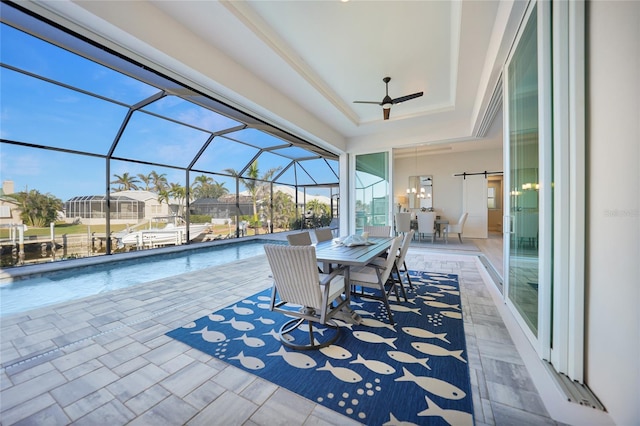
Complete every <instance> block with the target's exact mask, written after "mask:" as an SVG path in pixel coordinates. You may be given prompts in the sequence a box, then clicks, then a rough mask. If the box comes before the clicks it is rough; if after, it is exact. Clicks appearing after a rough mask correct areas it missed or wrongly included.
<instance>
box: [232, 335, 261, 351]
mask: <svg viewBox="0 0 640 426" xmlns="http://www.w3.org/2000/svg"><path fill="white" fill-rule="evenodd" d="M233 340H242V341H243V342H244V344H245V345H247V346H249V347H250V348H261V347H263V346H264V340H262V339H260V338H258V337H249V336H247V333H244V334H243V335H242V336H240V337H236V338H235V339H233Z"/></svg>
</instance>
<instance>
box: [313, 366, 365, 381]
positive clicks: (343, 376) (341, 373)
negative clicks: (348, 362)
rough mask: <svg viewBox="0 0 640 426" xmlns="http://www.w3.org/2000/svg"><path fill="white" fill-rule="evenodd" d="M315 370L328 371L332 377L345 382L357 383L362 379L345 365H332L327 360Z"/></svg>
mask: <svg viewBox="0 0 640 426" xmlns="http://www.w3.org/2000/svg"><path fill="white" fill-rule="evenodd" d="M317 370H318V371H328V372H330V373H331V374H333V377H335V378H336V379H338V380H342V381H343V382H347V383H358V382H361V381H362V376H361V375H359V374H358V373H356V372H355V371H353V370H351V369H349V368H345V367H334V366H333V365H331V363H330V362H329V361H327V362H326V364H325V365H324V367H320V368H318V369H317Z"/></svg>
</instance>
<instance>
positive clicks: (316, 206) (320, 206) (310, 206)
mask: <svg viewBox="0 0 640 426" xmlns="http://www.w3.org/2000/svg"><path fill="white" fill-rule="evenodd" d="M306 210H307V211H311V212H313V215H314V216H317V217H322V216H329V214H330V208H329V205H328V204H325V203H321V202H320V201H318V200H311V201H308V202H307V204H306Z"/></svg>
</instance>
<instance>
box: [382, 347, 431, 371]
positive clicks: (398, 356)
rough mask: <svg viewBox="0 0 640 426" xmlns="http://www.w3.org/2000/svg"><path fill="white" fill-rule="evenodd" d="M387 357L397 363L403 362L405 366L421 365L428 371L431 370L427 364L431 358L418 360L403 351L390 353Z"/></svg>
mask: <svg viewBox="0 0 640 426" xmlns="http://www.w3.org/2000/svg"><path fill="white" fill-rule="evenodd" d="M387 355H389V356H390V357H391V359H393V360H395V361H398V362H402V363H404V364H420V365H422V366H424V367H425V368H427V369H428V370H431V367H429V365H428V364H427V361H429V358H416V357H415V356H413V355H411V354H409V353H406V352H402V351H388V352H387Z"/></svg>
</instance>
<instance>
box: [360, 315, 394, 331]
mask: <svg viewBox="0 0 640 426" xmlns="http://www.w3.org/2000/svg"><path fill="white" fill-rule="evenodd" d="M360 325H364V326H367V327H374V328H388V329H389V330H391V331H396V328H395V327H394V326H392V325H391V324H389V323H388V322H384V321H380V320H377V319H374V318H362V321H361V322H360Z"/></svg>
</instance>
